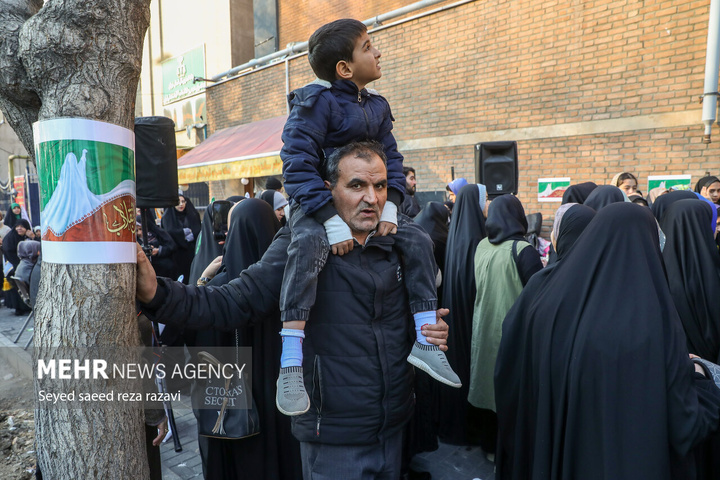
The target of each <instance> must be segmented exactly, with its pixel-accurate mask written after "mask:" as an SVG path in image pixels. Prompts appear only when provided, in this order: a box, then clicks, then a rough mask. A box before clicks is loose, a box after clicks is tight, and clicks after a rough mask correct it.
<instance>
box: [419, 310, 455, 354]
mask: <svg viewBox="0 0 720 480" xmlns="http://www.w3.org/2000/svg"><path fill="white" fill-rule="evenodd" d="M448 313H450V310H448V309H447V308H440V309H438V311H437V312H436V314H437V323H436V324H435V325H423V327H422V329H421V330H420V333H422V334H423V335H425V337H426V340H427V341H428V342H429V343H432V344H433V345H437V346H439V347H440V350H442V351H443V352H447V350H448V346H447V338H448V331H449V330H450V328H449V327H448V324H447V323H445V320H443V319H442V317H444V316H445V315H447V314H448Z"/></svg>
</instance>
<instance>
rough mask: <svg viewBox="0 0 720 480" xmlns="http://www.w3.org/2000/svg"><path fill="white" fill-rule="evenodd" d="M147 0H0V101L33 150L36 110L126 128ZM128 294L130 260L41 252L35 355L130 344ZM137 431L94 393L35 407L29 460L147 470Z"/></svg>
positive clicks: (133, 419)
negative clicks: (68, 403) (84, 400)
mask: <svg viewBox="0 0 720 480" xmlns="http://www.w3.org/2000/svg"><path fill="white" fill-rule="evenodd" d="M149 4H150V0H48V1H47V2H46V3H45V4H44V6H43V2H42V0H2V1H1V2H0V81H1V82H2V84H0V108H2V110H3V112H4V113H5V115H6V117H7V119H8V122H9V123H10V125H11V126H12V127H13V129H14V130H15V131H16V133H17V134H18V136H19V137H20V139H21V140H22V142H23V143H24V145H25V148H26V149H27V151H28V152H30V153H31V155H32V156H33V158H34V145H33V137H32V123H33V122H35V121H37V120H48V119H52V118H57V117H83V118H88V119H92V120H101V121H105V122H109V123H113V124H115V125H119V126H121V127H124V128H128V129H132V128H133V124H134V121H133V119H134V110H135V95H136V89H137V83H138V79H139V77H140V68H141V57H142V45H143V38H144V35H145V31H146V30H147V27H148V25H149V22H150V10H149ZM41 195H42V192H41ZM133 211H134V209H133ZM134 300H135V265H133V264H106V265H64V264H55V263H49V262H43V265H42V276H41V281H40V291H39V294H38V301H37V306H36V311H35V359H36V360H37V358H45V355H48V354H49V353H48V352H49V349H50V348H51V347H53V346H58V345H63V346H69V347H88V346H100V347H102V346H108V347H109V346H119V347H126V346H136V345H139V337H138V330H137V324H136V320H135V310H134ZM110 388H111V387H110ZM144 438H145V435H144V427H143V413H142V411H141V410H139V409H119V408H100V407H99V406H98V404H97V403H94V404H89V405H87V406H86V407H85V408H83V409H75V410H73V409H52V410H51V409H45V408H38V409H37V410H36V441H37V455H38V463H39V465H40V468H41V470H42V472H43V475H44V476H45V478H52V479H60V480H63V479H76V478H103V479H110V478H112V479H114V478H117V479H123V480H124V479H128V478H133V479H144V478H149V470H148V467H147V458H146V454H145V445H144Z"/></svg>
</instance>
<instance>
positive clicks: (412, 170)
mask: <svg viewBox="0 0 720 480" xmlns="http://www.w3.org/2000/svg"><path fill="white" fill-rule="evenodd" d="M410 172H412V173H413V175H417V173H415V169H414V168H413V167H403V175H404V176H406V177H407V176H408V173H410Z"/></svg>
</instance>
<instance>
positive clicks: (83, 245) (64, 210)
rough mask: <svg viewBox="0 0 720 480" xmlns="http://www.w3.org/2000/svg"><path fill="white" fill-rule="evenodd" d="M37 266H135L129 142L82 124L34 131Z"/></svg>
mask: <svg viewBox="0 0 720 480" xmlns="http://www.w3.org/2000/svg"><path fill="white" fill-rule="evenodd" d="M33 134H34V139H35V158H36V160H37V170H38V177H39V182H40V219H41V229H42V242H43V246H42V250H43V261H44V262H52V263H67V264H97V263H135V261H136V259H137V254H136V247H135V136H134V133H133V131H132V130H128V129H126V128H123V127H120V126H117V125H113V124H110V123H105V122H99V121H96V120H88V119H84V118H56V119H52V120H44V121H40V122H36V123H35V124H34V125H33Z"/></svg>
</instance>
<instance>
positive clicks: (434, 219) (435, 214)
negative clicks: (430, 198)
mask: <svg viewBox="0 0 720 480" xmlns="http://www.w3.org/2000/svg"><path fill="white" fill-rule="evenodd" d="M449 218H450V212H449V211H448V209H447V208H445V205H443V204H442V203H440V202H428V203H427V205H425V208H423V209H422V210H420V213H418V214H417V215H416V216H415V223H417V224H418V225H420V226H421V227H422V228H423V230H425V231H426V232H427V234H428V235H430V238H431V239H432V241H433V244H434V245H435V251H434V254H435V263H437V266H438V267H439V268H440V271H443V270H444V267H445V247H446V246H447V239H448V232H449V230H450V229H449V227H448V219H449Z"/></svg>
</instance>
